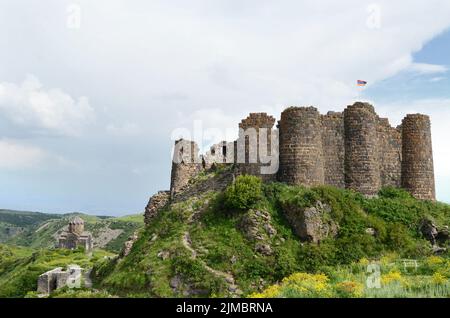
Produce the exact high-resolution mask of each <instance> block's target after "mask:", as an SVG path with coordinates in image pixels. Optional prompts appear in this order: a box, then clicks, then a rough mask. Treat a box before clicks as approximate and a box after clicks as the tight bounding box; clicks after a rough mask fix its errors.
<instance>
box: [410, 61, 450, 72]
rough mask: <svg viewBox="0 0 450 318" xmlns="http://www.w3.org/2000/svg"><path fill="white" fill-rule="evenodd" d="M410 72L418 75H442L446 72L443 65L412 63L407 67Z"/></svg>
mask: <svg viewBox="0 0 450 318" xmlns="http://www.w3.org/2000/svg"><path fill="white" fill-rule="evenodd" d="M409 70H410V71H413V72H417V73H420V74H425V75H429V74H442V73H445V72H447V71H448V68H447V67H446V66H445V65H436V64H427V63H412V64H411V65H410V67H409Z"/></svg>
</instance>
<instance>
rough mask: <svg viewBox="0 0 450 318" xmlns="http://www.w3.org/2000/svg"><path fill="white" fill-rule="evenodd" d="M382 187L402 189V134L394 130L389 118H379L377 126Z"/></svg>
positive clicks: (398, 129)
mask: <svg viewBox="0 0 450 318" xmlns="http://www.w3.org/2000/svg"><path fill="white" fill-rule="evenodd" d="M377 136H378V149H379V152H378V154H379V159H378V160H379V163H380V178H381V185H382V186H383V187H384V186H393V187H400V185H401V162H402V133H401V129H400V127H398V128H393V127H391V125H390V124H389V121H388V119H387V118H379V120H378V126H377Z"/></svg>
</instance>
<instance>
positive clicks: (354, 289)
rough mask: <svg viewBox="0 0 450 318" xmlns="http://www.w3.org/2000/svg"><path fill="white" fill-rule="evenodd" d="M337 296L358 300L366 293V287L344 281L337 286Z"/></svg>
mask: <svg viewBox="0 0 450 318" xmlns="http://www.w3.org/2000/svg"><path fill="white" fill-rule="evenodd" d="M335 290H336V294H337V295H338V297H342V298H358V297H362V296H363V293H364V285H363V284H361V283H359V282H354V281H344V282H340V283H337V284H336V286H335Z"/></svg>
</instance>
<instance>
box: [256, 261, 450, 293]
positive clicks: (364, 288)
mask: <svg viewBox="0 0 450 318" xmlns="http://www.w3.org/2000/svg"><path fill="white" fill-rule="evenodd" d="M386 259H389V263H386ZM369 263H372V264H378V265H379V267H380V269H381V277H380V286H379V288H374V287H371V286H368V285H367V278H368V276H367V273H366V270H367V265H368V264H369ZM449 268H450V259H449V258H448V257H446V258H444V257H437V256H432V257H429V258H425V259H421V260H419V261H418V268H417V269H412V270H407V269H406V268H405V267H404V263H403V260H401V259H399V258H398V257H394V258H392V257H391V256H388V255H386V256H385V257H382V258H380V259H374V260H372V261H369V260H367V259H361V260H359V261H358V262H356V263H352V264H349V265H338V266H334V267H327V268H326V270H325V271H324V272H322V273H316V274H310V273H305V272H297V273H294V274H292V275H289V276H287V277H286V278H284V279H283V280H281V282H280V283H278V284H274V285H272V286H270V287H268V288H266V289H265V290H264V291H262V292H258V293H253V294H252V295H250V296H251V297H255V298H279V297H283V298H308V297H315V298H323V297H327V298H328V297H337V298H361V297H367V298H374V297H375V298H376V297H383V298H386V297H387V298H421V297H428V298H436V297H439V298H448V297H450V280H449V278H450V275H449V271H448V269H449Z"/></svg>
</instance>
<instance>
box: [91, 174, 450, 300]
mask: <svg viewBox="0 0 450 318" xmlns="http://www.w3.org/2000/svg"><path fill="white" fill-rule="evenodd" d="M244 179H245V178H244ZM250 179H251V178H250ZM237 180H240V178H238V179H237ZM237 182H241V181H237ZM236 189H239V191H236ZM318 202H320V204H324V205H326V206H329V207H330V212H329V214H327V215H326V216H325V217H324V218H327V220H324V221H326V222H330V223H334V224H336V226H337V228H338V234H337V236H336V237H325V238H323V239H322V240H321V241H320V243H319V244H316V243H310V242H306V241H302V240H300V239H299V237H298V236H297V235H296V234H295V232H294V231H293V228H292V226H291V224H290V223H289V222H288V220H287V219H286V214H287V213H290V212H292V211H296V210H302V209H305V208H308V207H314V206H317V204H318ZM424 218H427V219H431V220H433V221H434V222H435V223H436V224H437V225H439V226H444V225H449V224H450V206H449V205H446V204H442V203H434V202H426V201H418V200H416V199H414V198H412V197H411V196H410V195H409V194H408V193H406V192H405V191H403V190H399V189H393V188H387V189H383V190H382V191H381V192H380V194H379V197H378V198H372V199H368V198H365V197H363V196H362V195H360V194H358V193H354V192H351V191H347V190H342V189H337V188H333V187H326V186H321V187H315V188H303V187H293V186H287V185H285V184H279V183H273V184H260V183H258V182H255V180H250V181H249V180H248V179H247V181H244V182H243V184H235V185H232V186H230V187H229V188H228V189H227V190H226V191H225V193H221V192H214V191H210V192H207V193H201V194H197V195H194V196H191V197H190V199H189V200H186V201H181V202H174V203H172V204H171V205H170V206H169V207H166V208H165V209H164V210H163V211H161V212H160V213H159V214H158V216H157V217H156V218H155V219H154V220H153V222H152V223H151V224H150V225H149V226H148V227H147V228H146V229H145V230H144V231H143V232H142V233H141V234H140V236H139V239H138V241H137V242H136V243H135V244H134V246H133V248H132V250H131V253H130V254H129V255H128V256H127V257H125V258H124V259H115V260H113V261H104V262H100V263H98V264H96V265H95V268H94V275H95V277H94V278H95V282H96V284H97V287H98V288H101V289H104V290H106V291H108V292H109V293H111V294H116V295H120V296H145V297H183V296H186V295H190V296H194V297H195V296H201V297H212V296H235V295H238V296H239V295H251V294H253V293H255V292H258V291H262V290H264V289H265V288H267V287H269V286H270V285H273V284H277V283H278V282H281V281H282V280H283V278H285V277H289V276H290V275H292V274H294V273H310V274H315V273H316V274H317V273H330V268H331V269H335V270H337V271H340V270H341V269H342V270H343V271H344V269H345V270H347V269H346V268H348V266H352V264H355V263H358V262H360V261H361V260H371V261H372V260H373V261H377V260H380V259H382V258H383V257H386V255H392V253H395V255H397V257H398V258H414V259H419V260H424V259H426V258H427V257H430V256H431V255H432V253H433V252H432V249H431V244H430V243H429V242H428V241H427V240H426V239H425V238H424V237H423V236H422V234H421V233H420V231H419V224H420V222H421V220H422V219H424ZM368 229H371V230H372V231H373V233H372V234H371V233H370V232H368ZM448 257H449V254H448V252H446V254H444V255H442V258H443V259H444V262H447V259H448ZM445 264H447V263H445ZM387 270H388V268H384V269H383V271H385V272H386V271H387ZM440 275H442V276H443V279H444V280H446V281H447V280H448V278H449V272H448V271H442V273H440ZM439 295H441V296H442V294H438V295H437V296H439Z"/></svg>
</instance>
